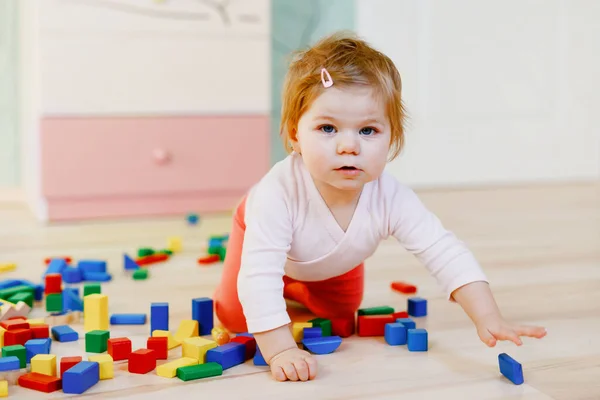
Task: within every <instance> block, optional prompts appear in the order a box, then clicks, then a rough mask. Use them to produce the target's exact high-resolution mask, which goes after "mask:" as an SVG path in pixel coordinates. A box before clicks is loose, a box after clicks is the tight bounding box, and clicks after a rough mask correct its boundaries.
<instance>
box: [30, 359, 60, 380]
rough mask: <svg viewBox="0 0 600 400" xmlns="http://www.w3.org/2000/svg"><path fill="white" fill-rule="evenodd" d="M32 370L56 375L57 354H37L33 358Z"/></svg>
mask: <svg viewBox="0 0 600 400" xmlns="http://www.w3.org/2000/svg"><path fill="white" fill-rule="evenodd" d="M31 372H37V373H40V374H43V375H49V376H56V355H54V354H36V355H35V356H33V357H32V358H31Z"/></svg>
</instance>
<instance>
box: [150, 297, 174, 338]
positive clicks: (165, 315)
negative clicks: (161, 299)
mask: <svg viewBox="0 0 600 400" xmlns="http://www.w3.org/2000/svg"><path fill="white" fill-rule="evenodd" d="M156 330H158V331H168V330H169V303H152V304H151V305H150V335H151V336H152V332H154V331H156Z"/></svg>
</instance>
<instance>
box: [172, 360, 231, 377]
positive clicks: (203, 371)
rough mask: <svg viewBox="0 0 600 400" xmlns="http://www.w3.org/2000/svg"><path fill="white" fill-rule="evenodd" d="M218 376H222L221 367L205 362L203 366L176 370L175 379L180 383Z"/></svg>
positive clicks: (198, 365)
mask: <svg viewBox="0 0 600 400" xmlns="http://www.w3.org/2000/svg"><path fill="white" fill-rule="evenodd" d="M219 375H223V367H222V366H221V364H218V363H216V362H207V363H204V364H196V365H188V366H187V367H179V368H177V377H178V378H179V379H181V380H182V381H191V380H193V379H202V378H210V377H211V376H219Z"/></svg>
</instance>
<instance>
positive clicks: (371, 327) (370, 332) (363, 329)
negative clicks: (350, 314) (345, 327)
mask: <svg viewBox="0 0 600 400" xmlns="http://www.w3.org/2000/svg"><path fill="white" fill-rule="evenodd" d="M392 322H394V317H393V316H392V314H387V315H361V316H359V317H358V336H384V334H385V324H389V323H392Z"/></svg>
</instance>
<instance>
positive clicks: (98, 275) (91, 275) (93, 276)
mask: <svg viewBox="0 0 600 400" xmlns="http://www.w3.org/2000/svg"><path fill="white" fill-rule="evenodd" d="M82 274H83V280H84V281H88V282H108V281H110V280H112V275H111V274H108V273H106V272H82Z"/></svg>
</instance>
